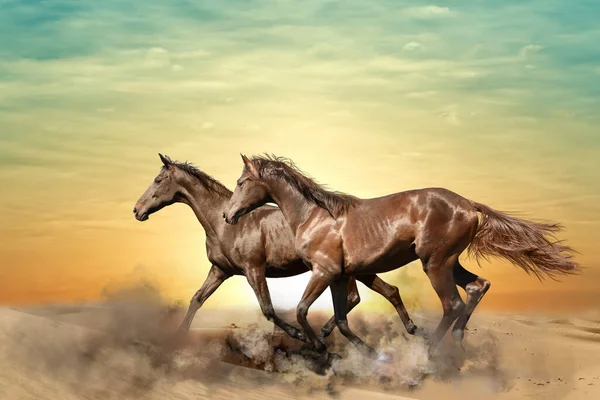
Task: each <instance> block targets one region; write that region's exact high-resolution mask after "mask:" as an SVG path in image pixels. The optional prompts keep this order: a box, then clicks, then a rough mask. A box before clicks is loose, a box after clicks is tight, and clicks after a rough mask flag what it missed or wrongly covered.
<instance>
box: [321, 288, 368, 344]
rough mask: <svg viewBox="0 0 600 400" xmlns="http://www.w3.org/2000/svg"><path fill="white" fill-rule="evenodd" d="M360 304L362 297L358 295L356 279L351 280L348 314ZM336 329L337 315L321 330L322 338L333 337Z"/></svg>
mask: <svg viewBox="0 0 600 400" xmlns="http://www.w3.org/2000/svg"><path fill="white" fill-rule="evenodd" d="M358 303H360V295H359V294H358V288H357V287H356V279H355V278H354V277H352V278H350V280H349V282H348V312H350V311H352V309H353V308H354V307H356V306H357V305H358ZM334 328H335V315H334V316H333V317H331V318H330V319H329V321H327V323H326V324H325V325H324V326H323V327H322V328H321V334H320V335H319V337H320V338H322V339H324V338H326V337H327V336H329V335H331V332H333V329H334Z"/></svg>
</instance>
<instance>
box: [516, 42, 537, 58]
mask: <svg viewBox="0 0 600 400" xmlns="http://www.w3.org/2000/svg"><path fill="white" fill-rule="evenodd" d="M542 49H543V47H542V46H540V45H539V44H528V45H526V46H523V47H521V49H520V50H519V56H521V57H523V58H525V57H527V55H528V54H530V53H537V52H539V51H541V50H542Z"/></svg>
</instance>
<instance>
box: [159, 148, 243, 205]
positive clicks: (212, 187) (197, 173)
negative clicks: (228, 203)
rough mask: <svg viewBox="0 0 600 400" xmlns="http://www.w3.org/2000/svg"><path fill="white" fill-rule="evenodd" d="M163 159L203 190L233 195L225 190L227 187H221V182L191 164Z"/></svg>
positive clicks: (167, 158) (166, 157)
mask: <svg viewBox="0 0 600 400" xmlns="http://www.w3.org/2000/svg"><path fill="white" fill-rule="evenodd" d="M164 158H165V159H166V161H167V163H168V164H169V165H173V166H175V167H177V168H179V169H180V170H182V171H183V172H185V173H186V174H188V175H189V176H191V177H193V178H196V180H197V181H198V182H199V183H200V184H201V185H202V186H204V188H206V189H207V190H208V191H210V192H213V193H216V194H226V195H229V196H231V195H232V194H233V192H232V191H231V190H229V189H227V187H226V186H225V185H223V184H222V183H221V182H219V181H218V180H216V179H215V178H213V177H212V176H210V175H208V174H207V173H206V172H203V171H201V170H200V169H198V168H197V167H196V166H194V165H193V164H192V163H190V162H188V161H185V162H180V161H174V160H171V159H170V158H169V157H168V156H164ZM163 168H164V166H163Z"/></svg>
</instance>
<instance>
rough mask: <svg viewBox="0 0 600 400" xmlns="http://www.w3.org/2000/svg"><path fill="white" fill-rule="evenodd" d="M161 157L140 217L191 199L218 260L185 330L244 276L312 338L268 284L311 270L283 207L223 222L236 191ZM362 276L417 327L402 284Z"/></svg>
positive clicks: (264, 305) (263, 301)
mask: <svg viewBox="0 0 600 400" xmlns="http://www.w3.org/2000/svg"><path fill="white" fill-rule="evenodd" d="M159 156H160V159H161V160H162V162H163V167H162V168H161V170H160V173H159V174H158V176H156V178H155V179H154V182H153V183H152V184H151V185H150V186H149V187H148V189H147V190H146V192H145V193H144V194H143V195H142V197H140V199H139V200H138V202H137V204H136V205H135V208H134V209H133V212H134V214H135V217H136V218H137V219H138V220H139V221H145V220H147V219H148V217H149V216H150V215H151V214H152V213H155V212H157V211H159V210H161V209H162V208H163V207H165V206H168V205H171V204H173V203H177V202H179V203H184V204H187V205H188V206H190V207H191V208H192V210H193V211H194V213H195V214H196V217H197V218H198V221H200V224H202V227H203V228H204V230H205V232H206V253H207V255H208V259H209V260H210V262H211V264H212V267H211V269H210V271H209V273H208V277H207V278H206V280H205V282H204V284H203V285H202V287H201V288H200V290H198V292H196V294H195V295H194V296H193V297H192V300H191V301H190V305H189V308H188V312H187V314H186V316H185V318H184V320H183V322H182V324H181V327H180V329H179V331H180V333H185V332H187V331H188V330H189V327H190V325H191V323H192V319H193V318H194V315H195V314H196V312H197V311H198V309H199V308H200V307H201V306H202V304H203V303H204V302H205V301H206V299H208V298H209V297H210V295H211V294H213V293H214V291H215V290H217V288H218V287H219V286H220V285H221V284H222V283H223V282H224V281H225V280H226V279H227V278H229V277H231V276H233V275H244V276H245V277H246V278H247V279H248V283H249V284H250V286H251V287H252V289H253V290H254V293H255V294H256V297H257V298H258V302H259V304H260V308H261V310H262V312H263V314H264V315H265V317H266V318H267V319H268V320H270V321H273V322H274V323H275V324H276V325H277V326H279V327H280V328H281V329H283V330H284V331H285V332H286V333H287V334H288V335H290V336H292V337H294V338H297V339H300V340H304V341H306V338H305V336H304V334H303V333H302V332H301V331H300V330H298V329H297V328H295V327H293V326H291V325H289V324H287V323H285V322H284V321H283V320H281V319H280V318H279V317H278V316H277V315H276V314H275V311H274V309H273V304H272V303H271V296H270V294H269V288H268V286H267V280H266V277H272V278H279V277H289V276H294V275H299V274H301V273H304V272H307V271H308V268H307V267H306V265H305V264H304V263H303V262H302V259H301V258H300V256H298V253H297V252H296V249H295V247H294V240H293V239H294V237H293V235H292V231H291V230H290V228H289V226H288V224H287V223H286V221H285V219H284V218H283V215H282V213H281V211H280V210H279V209H278V208H276V207H273V206H264V207H260V208H259V209H257V210H255V211H254V212H253V213H252V214H251V215H250V216H249V217H248V218H245V219H244V222H243V223H241V224H239V225H237V226H235V227H234V226H231V225H228V224H226V223H225V222H224V221H223V218H222V213H223V209H224V208H225V205H226V204H227V202H228V201H229V199H230V198H231V195H232V193H231V191H230V190H228V189H227V188H226V187H225V186H223V185H222V184H221V183H219V182H218V181H217V180H215V179H214V178H212V177H210V176H209V175H207V174H206V173H204V172H202V171H200V170H199V169H197V168H195V167H194V166H192V165H191V164H188V163H179V162H175V161H172V160H171V159H170V158H169V157H165V156H163V155H160V154H159ZM359 280H360V281H361V282H363V283H364V284H365V285H366V286H367V287H369V288H370V289H372V290H374V291H375V292H377V293H379V294H381V295H382V296H384V297H385V298H386V299H387V300H388V301H389V302H391V303H392V304H393V305H394V307H395V308H396V310H397V311H398V314H400V318H401V319H402V321H403V322H404V326H405V327H406V330H407V331H408V332H409V333H410V334H414V333H415V332H416V331H417V327H416V326H415V324H414V323H413V322H412V320H411V319H410V317H409V316H408V313H407V312H406V309H405V308H404V304H403V303H402V299H401V298H400V294H399V292H398V288H396V287H395V286H392V285H389V284H387V283H386V282H384V281H383V280H382V279H380V278H379V277H377V276H375V275H366V276H361V277H360V278H359ZM347 290H349V292H350V295H349V298H348V308H349V309H352V308H353V307H355V306H356V305H357V304H358V303H359V302H360V297H359V295H358V289H357V287H356V281H354V280H352V281H350V282H349V285H348V287H347ZM334 328H335V319H334V318H333V317H332V318H331V320H330V321H329V322H328V323H327V324H326V325H325V326H324V327H323V329H322V330H321V336H322V337H326V336H327V335H329V334H330V333H331V331H332V330H333V329H334Z"/></svg>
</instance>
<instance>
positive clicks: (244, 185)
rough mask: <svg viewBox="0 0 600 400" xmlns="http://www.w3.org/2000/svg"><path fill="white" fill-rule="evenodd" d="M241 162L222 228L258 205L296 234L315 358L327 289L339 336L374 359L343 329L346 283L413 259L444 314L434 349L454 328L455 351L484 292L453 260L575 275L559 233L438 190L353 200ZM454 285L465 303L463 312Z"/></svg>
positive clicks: (302, 313) (259, 160) (300, 314)
mask: <svg viewBox="0 0 600 400" xmlns="http://www.w3.org/2000/svg"><path fill="white" fill-rule="evenodd" d="M242 159H243V161H244V170H243V173H242V175H241V177H240V178H239V179H238V181H237V187H236V189H235V191H234V193H233V196H232V197H231V199H230V201H229V204H228V205H227V208H226V212H225V213H224V217H225V220H226V221H227V222H229V223H232V224H235V223H237V222H238V219H239V218H240V217H241V216H242V215H245V214H247V213H249V212H250V211H252V210H253V209H255V208H256V207H259V206H261V205H263V204H265V203H266V202H275V203H276V204H277V205H278V206H279V208H281V210H282V212H283V214H284V216H285V218H286V220H287V221H288V223H289V225H290V227H291V228H292V231H293V232H294V237H295V244H296V249H297V250H298V252H299V253H300V255H301V256H302V258H303V260H304V261H305V263H306V264H307V265H309V266H310V268H311V270H312V277H311V279H310V281H309V283H308V285H307V287H306V290H305V292H304V295H303V296H302V300H301V301H300V303H299V304H298V307H297V319H298V322H299V323H300V325H301V326H302V328H303V329H304V332H305V333H306V335H307V336H308V338H309V339H310V340H311V341H312V343H313V344H314V346H315V347H316V348H317V349H318V350H324V349H325V344H324V342H323V341H322V340H320V339H319V338H318V337H317V335H316V334H315V333H314V331H313V330H312V328H311V327H310V325H309V324H308V322H307V318H306V317H307V314H308V310H309V307H310V306H311V304H312V303H313V302H314V301H315V299H317V297H319V295H320V294H321V293H323V291H324V290H325V289H326V288H327V286H330V288H331V291H332V296H333V302H334V309H335V318H336V324H337V326H338V329H339V330H340V332H342V334H344V336H346V337H347V338H348V339H349V340H350V341H351V342H352V343H354V344H355V345H357V346H359V347H361V348H362V349H363V350H367V351H368V352H372V351H373V350H372V349H371V348H370V347H369V346H367V345H366V344H365V343H364V342H362V341H361V340H360V339H359V338H358V337H357V336H356V335H355V334H354V333H353V332H352V331H351V330H350V329H349V327H348V322H347V319H346V314H347V306H346V297H347V293H348V289H347V286H348V280H349V279H350V277H353V276H355V277H357V278H358V277H361V276H364V275H366V274H369V275H371V276H373V274H376V273H383V272H387V271H391V270H394V269H396V268H399V267H401V266H403V265H405V264H407V263H409V262H411V261H414V260H417V259H420V260H421V262H422V264H423V270H424V271H425V273H426V274H427V276H428V277H429V279H430V281H431V285H432V286H433V288H434V289H435V291H436V293H437V295H438V296H439V298H440V300H441V302H442V307H443V310H444V314H443V317H442V320H441V322H440V323H439V325H438V327H437V328H436V330H435V332H434V334H433V336H432V338H431V345H432V349H433V348H435V345H436V344H437V343H439V341H440V340H441V339H442V338H443V336H444V335H445V334H446V332H447V331H448V329H449V328H450V326H451V325H452V323H453V322H455V321H456V323H455V325H454V328H453V331H452V333H453V336H454V337H455V339H456V340H457V341H458V342H459V343H461V344H462V339H463V337H464V329H465V327H466V324H467V321H468V320H469V318H470V316H471V314H472V313H473V311H474V310H475V307H476V306H477V304H478V303H479V302H480V301H481V299H482V297H483V296H484V295H485V293H486V292H487V291H488V289H489V288H490V282H489V281H488V280H486V279H484V278H482V277H479V276H477V275H475V274H473V273H471V272H469V271H467V270H466V269H465V268H464V267H463V266H462V265H461V264H460V262H459V255H460V254H461V253H462V252H463V251H464V250H465V249H466V248H467V247H468V248H469V252H470V253H472V254H473V255H475V257H476V258H477V259H479V258H480V257H486V256H496V257H504V258H506V259H508V260H510V261H511V262H513V263H514V264H516V265H518V266H519V267H521V268H522V269H523V270H525V272H527V273H532V274H534V275H536V276H537V277H538V278H540V279H541V278H542V277H543V276H544V275H546V276H550V277H553V276H554V275H556V274H571V273H574V272H576V271H577V270H578V266H577V264H576V263H575V262H573V261H571V257H572V255H571V253H572V250H571V248H569V247H567V246H565V245H562V244H560V242H558V241H556V240H554V238H553V234H554V233H556V232H557V231H559V230H560V229H561V227H560V226H559V225H557V224H548V223H538V222H531V221H526V220H523V219H518V218H515V217H513V216H510V215H507V214H505V213H502V212H498V211H494V210H492V209H491V208H489V207H487V206H485V205H483V204H479V203H476V202H474V201H471V200H468V199H465V198H464V197H461V196H459V195H458V194H456V193H454V192H451V191H450V190H447V189H443V188H427V189H419V190H410V191H406V192H400V193H395V194H391V195H388V196H384V197H379V198H373V199H359V198H356V197H354V196H350V195H346V194H342V193H337V192H331V191H328V190H325V189H324V188H323V187H321V186H320V185H318V184H317V183H316V182H314V181H313V180H312V179H310V178H308V177H306V176H305V175H303V174H302V173H301V172H300V171H299V170H298V169H297V168H296V167H295V166H294V165H293V163H292V162H291V161H289V160H285V159H281V158H276V157H269V156H266V157H254V158H253V159H252V160H249V159H248V158H246V157H245V156H242ZM478 213H479V214H480V215H481V221H479V218H478ZM457 285H458V286H460V287H462V288H463V289H464V290H465V292H466V294H467V297H466V304H465V302H463V300H462V298H461V296H460V294H459V293H458V290H457V287H456V286H457Z"/></svg>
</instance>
